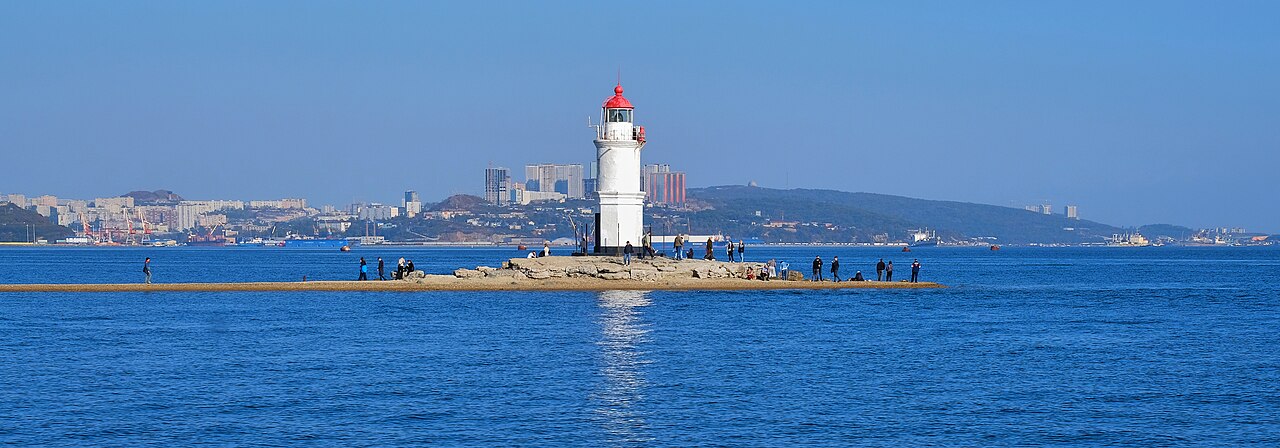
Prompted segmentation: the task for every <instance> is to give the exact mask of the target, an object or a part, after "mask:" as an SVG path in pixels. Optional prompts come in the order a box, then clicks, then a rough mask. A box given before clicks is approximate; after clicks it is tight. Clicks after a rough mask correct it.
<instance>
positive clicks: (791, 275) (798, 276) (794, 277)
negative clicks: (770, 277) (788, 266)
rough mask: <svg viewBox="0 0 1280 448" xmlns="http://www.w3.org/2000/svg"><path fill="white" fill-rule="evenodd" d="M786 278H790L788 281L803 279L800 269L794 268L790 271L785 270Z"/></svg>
mask: <svg viewBox="0 0 1280 448" xmlns="http://www.w3.org/2000/svg"><path fill="white" fill-rule="evenodd" d="M787 280H790V281H793V282H798V281H803V280H804V274H802V273H800V271H796V270H790V271H787Z"/></svg>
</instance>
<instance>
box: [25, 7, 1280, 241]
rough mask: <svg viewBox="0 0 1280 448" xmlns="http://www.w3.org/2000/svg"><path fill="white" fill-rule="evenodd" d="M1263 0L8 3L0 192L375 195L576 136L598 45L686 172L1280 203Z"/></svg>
mask: <svg viewBox="0 0 1280 448" xmlns="http://www.w3.org/2000/svg"><path fill="white" fill-rule="evenodd" d="M1277 17H1280V3H1276V2H1176V1H1162V2H1074V1H1073V2H1015V1H1010V2H936V3H935V2H879V3H853V2H830V3H823V2H777V3H765V2H724V3H720V2H639V3H616V2H589V3H561V2H545V3H544V2H528V3H524V2H484V3H481V2H451V3H431V2H404V3H397V2H349V3H340V2H296V3H291V2H207V3H196V2H84V3H77V2H22V3H19V2H5V3H3V4H2V5H0V66H2V67H3V70H0V85H2V86H3V88H2V89H0V92H3V95H0V151H2V152H3V154H4V158H3V160H5V163H6V165H8V166H10V167H11V168H17V169H8V170H5V174H4V176H3V177H0V192H17V193H27V194H39V193H52V194H57V195H59V196H69V197H93V196H101V195H109V194H120V193H123V192H126V191H130V190H134V189H156V188H168V189H172V190H174V191H176V192H178V193H179V194H182V195H183V196H186V197H189V198H244V199H249V198H276V197H286V196H288V197H292V196H303V197H307V198H309V199H311V200H312V201H313V202H315V203H332V204H335V205H341V204H345V203H348V202H351V201H353V200H361V201H383V202H391V203H394V202H398V198H399V197H400V193H401V192H402V191H403V190H406V189H416V190H418V191H420V192H421V193H422V195H423V196H424V198H432V199H439V198H443V197H445V196H447V195H449V194H452V193H478V192H480V190H481V184H482V179H483V178H482V172H483V168H484V167H485V166H486V165H487V164H489V163H493V164H494V165H501V166H507V167H510V168H513V169H515V170H517V171H520V168H521V167H522V166H523V165H524V164H526V163H536V162H560V163H568V162H578V163H586V162H587V161H589V160H590V159H591V158H592V157H593V156H594V148H593V146H592V144H591V141H590V140H591V138H592V133H591V132H590V131H589V130H588V129H587V128H586V127H585V125H586V119H587V117H588V116H595V115H597V114H598V108H599V106H600V103H601V102H602V101H603V100H604V99H605V98H606V97H608V96H609V95H610V93H611V88H612V87H613V83H614V80H615V77H616V76H617V71H618V69H619V68H621V70H622V77H623V84H624V86H625V87H626V89H627V96H628V98H630V99H631V100H632V102H633V103H635V105H636V107H637V112H636V117H637V121H638V122H640V124H643V125H645V126H646V129H647V130H648V132H647V134H648V137H649V140H650V144H649V145H648V146H647V147H646V149H645V155H644V159H645V162H646V163H670V164H671V165H672V166H673V168H675V169H680V170H684V171H686V172H687V173H688V176H689V183H690V185H692V186H709V185H723V184H744V183H746V182H748V181H752V180H754V181H756V182H758V183H759V184H760V185H762V186H767V187H779V188H786V187H791V188H796V187H809V188H831V189H839V190H847V191H868V192H876V193H887V194H898V195H906V196H912V197H920V198H929V199H950V200H960V201H971V202H982V203H990V204H997V205H1009V206H1018V207H1021V206H1022V205H1024V204H1030V203H1038V202H1044V201H1048V202H1051V203H1053V204H1054V205H1055V207H1056V208H1057V209H1058V210H1061V207H1062V206H1063V205H1066V204H1078V205H1079V206H1080V212H1081V215H1082V216H1083V217H1085V218H1088V219H1095V220H1100V221H1103V222H1107V223H1110V224H1116V225H1139V224H1145V223H1157V222H1169V223H1177V224H1185V225H1191V226H1213V225H1221V226H1244V227H1247V228H1249V229H1256V230H1265V231H1280V207H1276V206H1275V205H1274V204H1275V198H1276V197H1277V193H1280V183H1278V182H1277V180H1276V172H1277V168H1278V167H1280V156H1277V152H1278V151H1277V150H1280V83H1278V82H1277V80H1280V26H1278V25H1277V20H1276V19H1277Z"/></svg>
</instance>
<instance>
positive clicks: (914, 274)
mask: <svg viewBox="0 0 1280 448" xmlns="http://www.w3.org/2000/svg"><path fill="white" fill-rule="evenodd" d="M919 281H920V260H919V259H917V260H915V261H912V262H911V283H917V282H919Z"/></svg>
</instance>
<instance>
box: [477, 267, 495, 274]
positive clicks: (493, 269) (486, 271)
mask: <svg viewBox="0 0 1280 448" xmlns="http://www.w3.org/2000/svg"><path fill="white" fill-rule="evenodd" d="M476 270H477V271H480V272H483V273H485V274H488V273H490V272H493V271H496V270H497V269H495V268H491V267H488V266H476Z"/></svg>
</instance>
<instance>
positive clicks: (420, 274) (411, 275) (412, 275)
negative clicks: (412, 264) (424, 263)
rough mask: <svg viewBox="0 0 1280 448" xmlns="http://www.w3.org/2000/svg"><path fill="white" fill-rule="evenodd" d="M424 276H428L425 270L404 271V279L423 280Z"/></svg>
mask: <svg viewBox="0 0 1280 448" xmlns="http://www.w3.org/2000/svg"><path fill="white" fill-rule="evenodd" d="M424 278H427V273H426V272H424V271H413V272H406V273H404V280H422V279H424Z"/></svg>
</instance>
